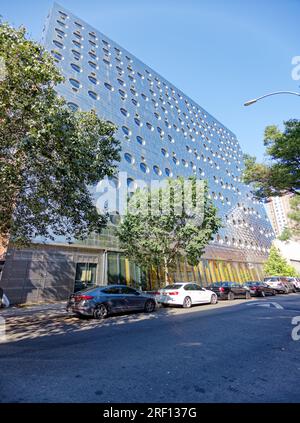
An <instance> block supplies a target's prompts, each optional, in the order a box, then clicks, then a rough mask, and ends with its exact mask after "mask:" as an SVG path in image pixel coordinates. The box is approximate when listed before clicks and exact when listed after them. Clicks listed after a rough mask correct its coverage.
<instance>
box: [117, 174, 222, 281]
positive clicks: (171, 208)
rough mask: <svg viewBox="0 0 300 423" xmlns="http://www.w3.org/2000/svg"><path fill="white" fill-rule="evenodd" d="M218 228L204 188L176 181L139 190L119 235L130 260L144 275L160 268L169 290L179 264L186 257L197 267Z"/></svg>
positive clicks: (216, 219)
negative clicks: (174, 271)
mask: <svg viewBox="0 0 300 423" xmlns="http://www.w3.org/2000/svg"><path fill="white" fill-rule="evenodd" d="M199 182H202V183H201V184H200V183H199ZM221 226H222V225H221V219H220V218H219V217H218V216H217V209H216V207H215V206H214V205H213V203H212V202H211V200H210V199H209V198H208V189H207V184H206V183H204V181H196V180H195V179H194V178H193V179H191V180H190V181H189V183H188V184H187V181H184V179H182V178H179V179H177V180H168V181H167V182H166V184H165V186H164V187H160V188H157V189H152V190H151V191H149V190H137V191H136V192H135V193H134V194H133V196H132V197H131V198H130V201H129V205H128V210H127V214H126V215H125V216H124V218H123V221H122V222H121V224H120V226H119V228H118V229H117V234H118V236H119V240H120V244H121V248H122V250H123V251H124V253H125V255H126V256H127V257H128V258H129V259H130V260H132V261H133V262H135V263H136V264H137V265H139V266H140V267H141V268H144V269H148V270H149V269H150V268H153V269H157V268H163V269H164V276H165V277H164V279H165V283H166V284H168V282H169V281H170V274H169V272H170V270H171V269H174V268H175V266H176V262H177V260H178V259H179V258H181V257H186V258H187V261H188V263H189V264H191V265H193V266H195V265H197V264H198V263H199V260H200V258H201V256H202V254H203V252H204V249H205V246H206V245H207V243H208V242H209V241H210V240H212V239H213V236H214V234H216V233H217V232H218V230H219V228H220V227H221Z"/></svg>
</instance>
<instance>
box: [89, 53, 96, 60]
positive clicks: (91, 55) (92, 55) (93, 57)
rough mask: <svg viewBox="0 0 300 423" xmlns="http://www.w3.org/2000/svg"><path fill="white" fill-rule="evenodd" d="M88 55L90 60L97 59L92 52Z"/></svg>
mask: <svg viewBox="0 0 300 423" xmlns="http://www.w3.org/2000/svg"><path fill="white" fill-rule="evenodd" d="M89 55H90V57H91V58H92V59H95V60H96V59H97V56H96V54H95V53H93V52H92V51H89Z"/></svg>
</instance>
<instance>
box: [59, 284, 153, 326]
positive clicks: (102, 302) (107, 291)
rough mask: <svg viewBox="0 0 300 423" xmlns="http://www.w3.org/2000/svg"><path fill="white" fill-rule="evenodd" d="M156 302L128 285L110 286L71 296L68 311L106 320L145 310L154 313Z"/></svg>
mask: <svg viewBox="0 0 300 423" xmlns="http://www.w3.org/2000/svg"><path fill="white" fill-rule="evenodd" d="M155 307H156V302H155V300H154V299H153V298H151V297H150V295H147V294H144V293H142V292H141V291H138V290H136V289H134V288H131V287H130V286H127V285H108V286H99V287H95V288H90V289H86V290H84V291H79V292H76V293H75V294H73V295H71V297H70V299H69V302H68V304H67V311H70V312H72V313H75V314H77V315H83V316H91V317H94V318H95V319H104V318H105V317H107V316H108V315H111V314H114V313H124V312H127V311H128V312H129V311H136V310H143V311H145V312H146V313H152V312H153V311H154V310H155Z"/></svg>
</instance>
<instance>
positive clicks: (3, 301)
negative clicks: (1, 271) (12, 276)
mask: <svg viewBox="0 0 300 423" xmlns="http://www.w3.org/2000/svg"><path fill="white" fill-rule="evenodd" d="M9 306H10V302H9V299H8V298H7V296H6V295H5V293H4V291H3V288H1V286H0V308H4V307H9Z"/></svg>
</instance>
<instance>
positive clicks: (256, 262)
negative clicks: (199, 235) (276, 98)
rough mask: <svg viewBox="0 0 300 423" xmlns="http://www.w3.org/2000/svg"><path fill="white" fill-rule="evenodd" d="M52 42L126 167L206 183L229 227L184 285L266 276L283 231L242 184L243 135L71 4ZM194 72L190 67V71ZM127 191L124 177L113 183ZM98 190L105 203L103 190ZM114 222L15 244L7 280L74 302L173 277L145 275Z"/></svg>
mask: <svg viewBox="0 0 300 423" xmlns="http://www.w3.org/2000/svg"><path fill="white" fill-rule="evenodd" d="M43 44H44V46H45V48H46V49H47V50H48V51H49V52H50V53H51V54H52V56H53V57H54V59H55V61H56V63H57V67H58V68H59V69H60V71H61V73H62V74H63V75H64V77H65V82H64V83H63V84H61V85H60V86H59V87H57V92H58V94H59V95H61V96H63V97H64V98H65V99H66V101H67V103H68V106H69V107H70V108H71V109H73V110H78V109H79V110H90V109H94V110H96V112H97V113H98V115H99V116H100V117H101V118H103V119H105V120H107V121H110V122H113V123H114V124H115V125H117V127H118V130H117V134H116V137H117V138H118V139H119V140H120V141H121V146H122V151H121V162H120V164H119V171H121V172H123V174H126V179H125V182H124V180H123V181H122V184H124V183H125V184H127V186H128V187H131V188H132V189H134V186H135V181H137V180H143V181H145V182H147V183H150V181H152V180H159V181H161V180H163V179H166V178H176V177H177V176H182V177H184V178H188V177H190V176H196V177H197V178H198V179H206V180H207V181H208V185H209V195H210V196H211V198H212V199H213V201H214V202H215V204H216V206H217V207H218V209H219V214H220V216H221V217H222V219H223V223H224V227H223V228H222V229H221V230H220V231H219V233H218V235H217V236H216V237H215V239H214V240H213V241H212V242H211V243H210V244H209V245H208V246H207V248H206V252H205V255H204V256H203V258H202V259H201V261H200V263H199V265H198V266H195V267H192V266H189V265H188V264H187V263H186V262H185V261H184V260H182V261H180V262H178V265H177V269H176V271H175V272H174V273H173V275H172V276H173V279H174V280H175V281H179V280H180V281H197V282H198V283H200V284H202V285H203V286H206V285H208V284H209V283H211V282H213V281H221V280H232V281H239V282H243V281H246V280H260V279H261V278H262V277H263V272H262V265H263V262H264V261H265V260H266V258H267V255H268V251H269V248H270V246H271V242H272V240H273V237H274V233H273V230H272V227H271V225H270V222H269V220H268V219H267V216H266V212H265V209H264V207H263V205H262V204H261V203H259V202H258V201H256V200H255V199H253V197H252V195H251V192H250V189H249V187H248V186H246V185H245V184H243V183H242V180H241V174H242V170H243V166H244V165H243V157H242V151H241V148H240V145H239V142H238V140H237V138H236V136H235V134H234V133H233V132H231V131H230V130H229V129H228V128H226V127H225V126H224V125H223V124H222V123H220V122H219V121H218V120H216V119H215V118H214V117H213V116H212V115H211V114H209V113H208V112H207V111H206V110H204V109H203V108H202V107H201V106H200V105H198V104H197V103H196V102H194V101H193V100H192V99H191V98H189V97H188V96H186V95H185V94H184V93H183V92H181V91H180V90H179V89H178V88H176V87H175V86H174V85H173V84H171V83H170V82H169V81H167V80H166V79H165V78H163V77H162V76H161V75H159V74H158V73H157V72H155V71H154V70H153V69H151V68H149V67H148V66H147V65H145V64H144V63H143V62H141V61H140V60H139V59H137V58H136V57H135V56H133V55H132V54H131V53H129V52H128V51H127V50H125V49H124V48H122V47H121V46H120V45H119V44H117V43H115V42H114V41H112V40H111V39H109V38H108V37H107V36H105V35H103V34H102V33H101V32H99V31H98V30H97V29H95V28H93V27H91V26H90V25H88V24H87V23H86V22H84V21H83V20H82V19H80V18H78V17H76V16H74V15H73V14H72V13H70V12H69V11H68V10H66V9H64V8H63V7H61V6H59V5H58V4H54V6H53V8H52V10H51V12H50V13H49V15H48V17H47V20H46V24H45V27H44V31H43ZM187 74H188V69H187ZM109 183H111V184H112V185H113V186H115V187H117V189H121V188H122V187H121V181H120V180H119V179H118V175H116V176H115V177H113V178H111V179H110V180H109ZM98 191H99V186H98V187H96V188H95V191H94V194H95V200H97V193H98V194H99V192H98ZM114 223H115V222H114V219H112V222H111V223H110V225H109V226H108V227H107V228H106V229H104V231H103V233H102V234H101V236H94V235H91V236H90V237H89V239H87V240H85V241H84V242H79V241H76V240H74V242H72V243H71V244H70V243H67V242H66V241H65V240H64V239H57V240H56V241H55V242H51V243H50V242H46V243H43V242H42V240H41V242H39V240H36V242H35V243H34V244H33V246H32V248H27V249H23V250H15V249H13V248H9V250H8V252H7V255H6V265H5V267H4V271H3V276H2V280H1V285H2V286H3V287H4V289H5V290H6V292H7V294H8V296H9V297H10V298H11V299H12V301H13V302H36V301H43V300H49V299H50V300H51V299H53V300H57V299H65V298H67V296H68V295H69V294H70V293H71V292H73V290H74V286H75V287H80V286H84V285H87V286H89V284H96V285H106V284H109V283H127V284H130V285H133V286H136V287H141V288H143V289H155V288H157V287H158V286H159V285H160V284H162V283H163V278H159V277H157V276H156V273H155V272H153V273H151V272H150V273H149V274H145V273H144V272H143V271H141V270H140V269H139V268H138V267H137V266H135V265H134V263H130V262H129V261H128V260H127V259H126V258H124V256H123V255H122V252H121V251H120V249H119V247H118V241H117V239H116V237H115V236H114Z"/></svg>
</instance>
